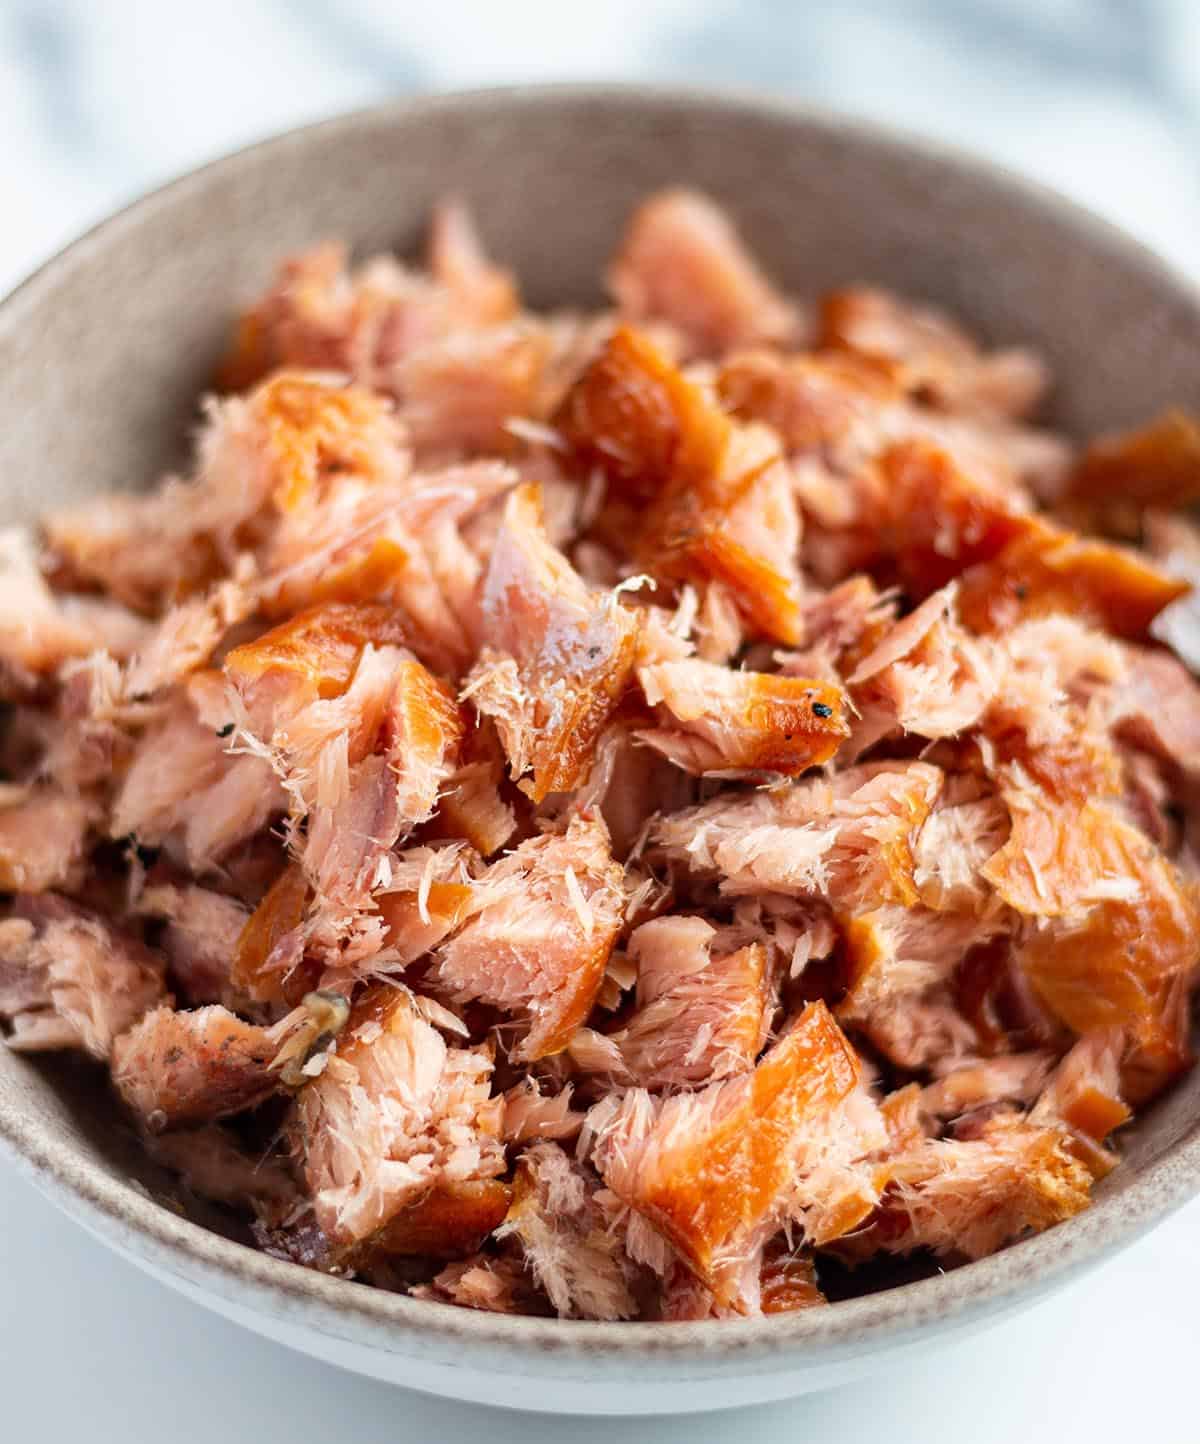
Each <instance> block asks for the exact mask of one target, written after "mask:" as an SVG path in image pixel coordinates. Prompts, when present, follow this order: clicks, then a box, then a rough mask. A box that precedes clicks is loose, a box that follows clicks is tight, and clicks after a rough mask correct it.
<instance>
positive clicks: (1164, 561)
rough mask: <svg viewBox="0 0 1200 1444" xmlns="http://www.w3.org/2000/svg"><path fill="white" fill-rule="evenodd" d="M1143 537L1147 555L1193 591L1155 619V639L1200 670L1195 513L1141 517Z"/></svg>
mask: <svg viewBox="0 0 1200 1444" xmlns="http://www.w3.org/2000/svg"><path fill="white" fill-rule="evenodd" d="M1139 523H1140V527H1139V534H1140V537H1141V542H1142V546H1143V547H1144V548H1145V551H1146V553H1147V555H1148V556H1149V557H1150V558H1151V559H1152V560H1153V561H1154V562H1156V563H1157V564H1158V565H1159V566H1161V567H1162V569H1163V571H1165V572H1167V573H1168V574H1169V575H1171V576H1174V577H1178V578H1179V579H1180V580H1181V581H1184V582H1189V583H1190V584H1191V588H1192V590H1191V591H1190V592H1189V593H1188V594H1187V596H1186V597H1181V598H1180V600H1179V601H1177V602H1172V603H1171V605H1170V606H1169V607H1166V608H1165V609H1164V610H1163V611H1161V612H1160V613H1159V614H1158V616H1157V617H1155V619H1154V626H1153V628H1152V632H1153V635H1154V637H1155V638H1156V639H1157V640H1158V641H1160V642H1165V643H1166V644H1167V646H1169V647H1170V648H1171V650H1172V651H1173V652H1174V653H1175V655H1176V656H1177V657H1179V658H1180V659H1181V660H1182V661H1183V662H1186V663H1187V665H1188V666H1189V667H1190V668H1192V669H1194V670H1196V669H1200V626H1198V625H1197V623H1198V622H1200V527H1197V525H1196V523H1195V522H1194V521H1193V520H1192V516H1191V513H1190V512H1189V513H1184V514H1181V513H1179V512H1173V511H1157V510H1153V509H1151V510H1148V511H1146V512H1144V513H1142V514H1141V516H1140V517H1139Z"/></svg>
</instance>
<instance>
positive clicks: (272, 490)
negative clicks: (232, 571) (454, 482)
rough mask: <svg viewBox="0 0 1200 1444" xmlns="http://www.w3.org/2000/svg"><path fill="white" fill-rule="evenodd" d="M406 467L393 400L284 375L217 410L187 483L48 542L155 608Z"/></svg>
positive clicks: (90, 507) (55, 528)
mask: <svg viewBox="0 0 1200 1444" xmlns="http://www.w3.org/2000/svg"><path fill="white" fill-rule="evenodd" d="M408 470H409V457H408V453H407V451H406V449H405V447H404V445H403V437H402V433H401V431H400V429H399V426H398V423H397V422H396V420H395V418H394V416H393V415H392V413H391V408H390V404H389V403H387V402H386V401H384V400H383V399H382V398H380V397H378V396H375V395H372V394H371V393H370V392H368V391H365V390H363V389H361V388H358V387H353V386H348V387H347V386H342V385H339V384H338V383H337V381H336V380H332V379H330V378H329V377H328V376H322V375H318V374H312V373H304V372H283V373H281V374H279V375H277V376H275V377H273V378H272V379H271V380H269V381H267V382H265V383H264V384H263V385H262V386H260V387H259V388H258V389H257V390H256V391H254V392H253V393H252V394H251V395H250V396H249V397H248V398H246V399H244V400H243V399H241V398H233V399H230V400H228V401H226V402H223V403H221V404H220V405H219V406H217V407H215V408H214V409H213V410H212V411H211V413H210V417H209V423H208V428H207V430H206V431H205V432H204V433H203V434H202V436H201V439H200V442H199V448H198V461H197V467H196V472H195V475H194V476H193V477H192V479H191V480H189V481H186V482H175V483H174V484H173V485H172V486H170V487H167V488H164V489H160V490H159V491H156V492H151V493H149V494H147V495H146V496H144V497H132V496H121V497H106V498H103V499H101V500H99V501H95V502H88V503H84V504H83V505H82V506H80V507H77V508H75V509H74V510H72V511H70V512H68V513H62V514H59V515H57V516H52V517H51V518H49V520H48V521H47V522H46V523H45V528H46V534H47V540H48V542H49V544H50V547H51V549H52V551H53V553H54V554H55V555H56V556H58V557H59V558H61V559H62V562H63V564H64V565H65V566H66V567H67V569H68V570H69V572H70V574H71V575H72V576H74V577H78V578H79V579H81V580H82V581H85V582H88V583H99V584H100V585H102V586H104V587H106V588H107V589H108V590H109V591H110V592H112V593H113V594H114V595H115V596H116V597H117V598H118V599H119V600H121V601H123V602H125V603H126V604H127V605H129V606H132V607H134V608H136V609H138V610H143V611H149V612H154V611H156V610H158V609H159V608H161V607H162V606H163V604H165V603H167V602H170V601H174V600H178V599H179V598H180V597H182V596H186V595H188V594H190V593H193V592H195V591H198V590H200V589H202V588H203V587H204V586H206V585H207V584H208V583H209V582H210V581H212V580H214V579H215V578H217V577H219V576H220V575H221V574H222V572H224V571H225V570H227V569H228V568H229V566H230V565H231V564H232V563H233V561H234V560H235V558H236V556H237V554H238V552H240V551H242V550H246V549H251V550H253V549H256V548H258V547H260V546H261V545H262V544H263V543H264V542H265V541H266V540H267V538H268V536H269V534H270V532H271V529H272V526H273V525H275V524H277V523H278V521H279V519H280V518H289V517H290V518H291V520H292V524H293V525H298V524H299V523H300V521H301V519H302V518H306V517H308V516H310V515H311V514H312V512H313V510H314V508H315V507H317V506H318V505H319V503H320V502H321V500H322V498H323V496H324V493H325V491H326V490H327V489H328V488H329V486H330V485H331V484H336V485H338V486H343V487H344V486H345V484H346V481H347V478H353V479H354V480H355V481H357V482H358V484H359V485H361V486H365V487H371V486H386V485H387V484H389V483H395V482H397V481H400V480H403V479H404V478H405V477H406V476H407V474H408Z"/></svg>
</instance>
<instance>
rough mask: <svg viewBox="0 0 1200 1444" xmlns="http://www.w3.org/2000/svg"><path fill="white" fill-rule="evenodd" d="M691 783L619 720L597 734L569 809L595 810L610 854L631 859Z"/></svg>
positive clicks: (684, 799)
mask: <svg viewBox="0 0 1200 1444" xmlns="http://www.w3.org/2000/svg"><path fill="white" fill-rule="evenodd" d="M693 793H694V784H693V782H692V781H691V779H690V778H689V777H687V776H686V774H684V773H683V772H681V771H680V770H679V768H677V767H675V766H673V765H672V764H671V763H670V762H669V761H668V760H667V759H666V758H664V757H662V756H661V755H660V754H659V753H657V752H656V751H655V750H654V749H653V748H650V747H646V746H645V745H644V744H643V743H642V742H641V741H640V739H639V737H638V735H637V729H636V727H635V726H632V725H630V724H629V723H628V722H626V721H624V720H621V719H617V720H615V721H613V722H611V723H610V724H609V725H608V727H606V728H605V730H604V731H603V732H602V733H601V734H600V737H599V740H598V741H597V743H596V753H595V758H594V760H593V762H592V767H591V771H590V772H589V773H588V775H587V780H586V781H585V782H584V783H583V785H582V786H580V787H578V788H576V789H575V791H574V792H573V793H572V794H571V798H570V806H571V807H572V809H574V810H577V811H581V812H584V813H586V812H588V811H590V810H595V811H597V812H599V814H600V816H601V817H602V818H603V819H604V824H605V826H606V827H607V828H608V832H609V837H610V838H611V839H612V850H613V856H614V857H616V858H619V859H620V858H625V859H628V858H630V856H631V854H632V853H633V852H634V851H635V850H636V849H637V847H638V846H639V845H640V843H641V841H642V839H643V837H644V835H645V831H646V826H647V824H648V823H649V821H650V819H651V818H652V817H654V816H655V814H656V813H658V812H661V811H667V812H669V811H671V810H673V809H674V808H677V807H684V806H686V805H687V803H688V802H689V801H690V800H691V798H692V796H693Z"/></svg>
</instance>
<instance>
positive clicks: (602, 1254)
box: [496, 1143, 638, 1319]
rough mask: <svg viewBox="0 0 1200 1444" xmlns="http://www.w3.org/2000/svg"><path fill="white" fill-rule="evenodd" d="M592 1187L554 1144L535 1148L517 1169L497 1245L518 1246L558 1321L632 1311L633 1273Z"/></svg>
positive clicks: (631, 1314) (528, 1150)
mask: <svg viewBox="0 0 1200 1444" xmlns="http://www.w3.org/2000/svg"><path fill="white" fill-rule="evenodd" d="M596 1187H597V1185H596V1183H595V1181H594V1180H593V1179H592V1178H589V1177H588V1175H587V1174H586V1173H585V1172H584V1170H583V1169H582V1168H581V1167H580V1166H579V1165H578V1164H576V1163H575V1162H574V1161H573V1160H572V1159H571V1158H570V1157H569V1156H568V1155H567V1154H566V1153H564V1152H563V1150H562V1148H560V1147H559V1145H558V1144H557V1143H534V1144H531V1145H530V1146H529V1147H528V1148H526V1150H525V1152H524V1153H523V1154H522V1155H521V1161H520V1163H519V1164H518V1165H517V1172H516V1179H515V1181H514V1184H513V1201H512V1207H511V1208H510V1209H509V1212H508V1217H507V1218H506V1219H505V1220H504V1222H503V1223H502V1224H501V1226H500V1227H499V1228H498V1229H497V1230H496V1237H497V1238H498V1239H513V1240H515V1241H516V1243H518V1244H519V1245H520V1248H521V1252H522V1254H523V1256H524V1259H525V1263H526V1266H527V1267H528V1268H529V1269H530V1271H531V1272H532V1274H533V1277H534V1279H535V1280H536V1281H537V1284H538V1287H539V1288H541V1289H542V1290H543V1291H544V1292H545V1294H546V1296H547V1297H548V1298H549V1300H550V1302H551V1304H552V1305H553V1307H554V1310H555V1312H556V1313H557V1314H558V1316H559V1318H563V1319H570V1318H579V1319H629V1318H633V1317H634V1315H635V1314H636V1313H637V1312H638V1306H637V1303H636V1301H635V1299H634V1296H633V1294H632V1292H631V1290H630V1283H631V1281H632V1278H633V1275H634V1273H635V1270H634V1267H633V1265H632V1264H631V1262H630V1261H629V1260H628V1259H627V1258H626V1257H625V1256H624V1254H623V1251H622V1248H621V1241H620V1238H619V1237H618V1236H617V1235H616V1234H615V1233H613V1232H610V1231H609V1230H608V1229H607V1228H605V1227H604V1216H603V1214H602V1213H601V1211H600V1209H599V1208H598V1207H597V1205H596V1202H595V1197H594V1195H595V1192H596Z"/></svg>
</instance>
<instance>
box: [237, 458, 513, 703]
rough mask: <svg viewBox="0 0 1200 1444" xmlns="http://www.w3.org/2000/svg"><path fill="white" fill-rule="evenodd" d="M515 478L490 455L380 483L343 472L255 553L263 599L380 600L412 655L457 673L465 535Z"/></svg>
mask: <svg viewBox="0 0 1200 1444" xmlns="http://www.w3.org/2000/svg"><path fill="white" fill-rule="evenodd" d="M516 482H517V473H516V472H515V471H514V470H513V469H512V468H511V467H510V466H508V465H507V464H505V463H504V462H502V461H496V460H480V461H469V462H462V463H458V464H456V465H451V466H446V467H443V468H441V469H439V470H436V471H427V472H418V473H416V474H415V475H413V476H411V477H404V478H402V479H401V480H400V481H398V482H396V483H394V484H389V485H379V484H371V483H363V482H361V481H359V480H356V479H355V478H354V477H349V476H343V477H341V478H340V479H339V480H337V481H336V482H335V483H334V484H332V485H331V486H330V487H329V488H328V492H327V495H326V496H325V497H324V499H323V500H322V501H320V502H319V503H318V505H317V506H316V507H315V508H312V509H310V510H307V511H305V512H303V513H299V514H297V515H296V516H295V517H293V518H290V519H289V520H288V522H287V524H286V525H281V526H279V527H277V528H276V530H275V533H274V535H273V538H272V541H271V545H270V547H269V548H268V549H267V550H266V552H265V554H264V556H263V559H262V568H263V571H264V580H263V582H262V585H261V589H260V590H261V596H262V602H263V607H264V609H265V610H266V611H267V612H268V613H269V614H270V615H272V616H286V615H287V614H288V613H289V612H291V611H294V610H295V609H296V608H298V607H307V606H310V605H316V604H319V603H322V602H352V603H371V602H383V603H386V604H387V605H389V606H390V607H392V608H393V609H394V610H395V612H396V615H397V620H398V621H403V623H404V626H405V631H406V634H407V637H408V641H409V644H410V645H411V646H412V647H413V648H414V650H416V651H417V652H418V653H419V655H420V657H421V660H422V661H424V662H426V663H427V664H428V665H429V666H430V667H432V668H433V669H434V670H435V671H438V672H446V673H450V674H453V675H455V676H457V675H459V674H460V673H461V672H463V671H465V670H466V668H467V666H468V665H469V664H470V661H471V658H472V657H473V656H474V651H475V646H476V641H475V632H476V630H477V628H478V618H477V616H476V596H475V593H476V590H477V588H478V584H479V579H480V577H481V575H482V572H483V564H482V561H481V557H480V555H479V554H478V553H477V551H476V549H475V547H474V546H473V545H472V544H471V543H470V542H469V540H468V535H467V534H468V532H469V531H470V530H471V529H472V528H474V527H475V526H476V525H477V523H478V522H479V521H480V520H482V517H483V515H485V514H486V513H487V511H488V509H489V508H490V507H491V506H492V503H493V502H495V501H497V500H498V498H500V497H501V496H503V495H504V493H505V492H507V491H509V490H511V489H512V487H513V486H514V485H515V484H516ZM488 549H490V543H489V548H488Z"/></svg>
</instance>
